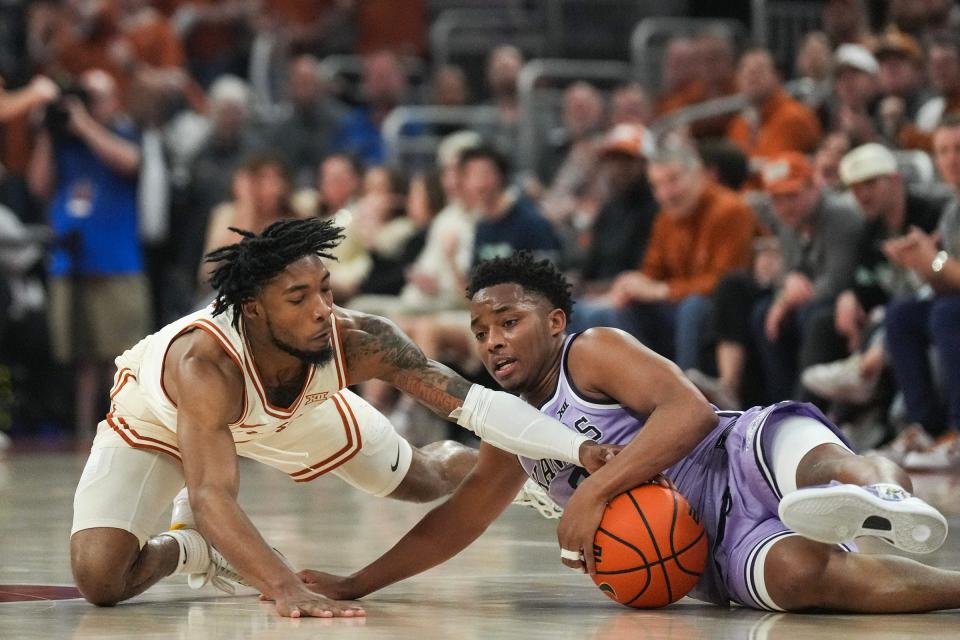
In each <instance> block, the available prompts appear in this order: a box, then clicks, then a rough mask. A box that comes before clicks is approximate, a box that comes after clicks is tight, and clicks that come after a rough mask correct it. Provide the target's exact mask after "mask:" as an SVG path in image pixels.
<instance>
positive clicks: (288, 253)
mask: <svg viewBox="0 0 960 640" xmlns="http://www.w3.org/2000/svg"><path fill="white" fill-rule="evenodd" d="M230 230H231V231H233V232H234V233H238V234H240V235H241V236H243V239H242V240H240V242H238V243H236V244H232V245H229V246H226V247H220V248H219V249H216V250H215V251H211V252H210V253H208V254H207V255H206V256H205V257H204V259H203V260H204V262H209V263H211V264H212V263H218V264H217V267H216V268H215V269H214V270H213V274H212V275H211V276H210V285H211V286H212V287H213V288H214V290H216V292H217V297H216V298H214V301H213V315H215V316H216V315H219V314H221V313H223V312H224V311H226V310H227V309H230V308H232V309H233V326H234V327H239V324H240V307H241V305H243V303H244V302H246V301H247V300H250V299H251V298H253V297H255V296H256V295H257V293H259V292H260V290H261V289H262V288H263V286H264V285H265V284H267V283H268V282H269V281H270V280H272V279H273V278H275V277H276V276H277V275H278V274H279V273H280V272H281V271H283V270H284V269H286V268H287V267H288V266H289V265H291V264H293V263H294V262H296V261H297V260H299V259H301V258H303V257H306V256H319V257H321V258H327V259H328V260H336V258H335V257H334V255H333V254H332V253H330V251H331V250H332V249H334V248H335V247H336V246H337V245H338V244H340V241H341V240H343V229H342V228H340V227H338V226H336V225H334V223H333V220H332V219H327V220H321V219H319V218H306V219H296V218H294V219H286V220H280V221H278V222H274V223H273V224H271V225H270V226H269V227H267V228H266V229H264V230H263V233H261V234H259V235H257V234H256V233H253V232H251V231H245V230H243V229H237V228H236V227H230Z"/></svg>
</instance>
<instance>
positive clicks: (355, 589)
mask: <svg viewBox="0 0 960 640" xmlns="http://www.w3.org/2000/svg"><path fill="white" fill-rule="evenodd" d="M525 478H526V475H525V474H524V472H523V469H521V468H520V465H519V464H518V463H517V459H516V457H514V456H512V455H510V454H508V453H506V452H504V451H501V450H499V449H496V448H494V447H492V446H490V445H489V444H481V445H480V455H479V457H478V459H477V464H476V466H475V467H474V468H473V470H472V471H471V472H470V474H469V475H468V476H467V477H466V478H464V480H463V482H462V483H461V484H460V486H459V487H458V488H457V490H456V491H454V493H453V494H452V495H451V496H450V498H449V499H448V500H447V501H446V502H444V503H443V504H441V505H440V506H438V507H436V508H435V509H433V510H432V511H430V513H428V514H427V515H425V516H424V517H423V519H422V520H420V522H418V523H417V524H416V526H414V527H413V529H411V530H410V532H409V533H407V534H406V535H405V536H404V537H403V538H401V539H400V541H399V542H397V544H396V545H394V546H393V548H391V549H390V550H389V551H387V552H386V553H384V554H383V555H382V556H380V557H379V558H378V559H376V560H374V561H373V562H372V563H370V564H369V565H367V566H366V567H364V568H363V569H361V570H359V571H357V572H356V573H354V574H353V575H351V576H346V577H340V576H334V575H331V574H328V573H323V572H320V571H311V570H307V571H301V572H300V577H301V579H303V581H304V582H305V583H306V584H307V586H308V587H310V588H311V589H312V590H314V591H316V592H318V593H322V594H324V595H325V596H327V597H329V598H333V599H334V600H352V599H355V598H360V597H362V596H365V595H367V594H369V593H373V592H374V591H378V590H379V589H382V588H384V587H386V586H388V585H390V584H393V583H394V582H398V581H400V580H403V579H405V578H409V577H410V576H414V575H416V574H418V573H421V572H423V571H426V570H427V569H429V568H431V567H435V566H436V565H438V564H440V563H442V562H444V561H446V560H449V559H450V558H452V557H453V556H455V555H456V554H457V553H459V552H460V551H462V550H463V549H465V548H466V547H467V546H468V545H469V544H470V543H471V542H473V541H474V540H476V539H477V538H478V537H480V534H482V533H483V532H484V531H485V530H486V529H487V527H488V526H490V523H492V522H493V521H494V520H496V519H497V516H499V515H500V514H501V513H503V510H504V509H506V508H507V506H508V505H509V504H510V502H511V501H512V500H513V498H514V497H515V496H516V495H517V491H518V490H519V489H520V487H521V486H522V485H523V482H524V480H525Z"/></svg>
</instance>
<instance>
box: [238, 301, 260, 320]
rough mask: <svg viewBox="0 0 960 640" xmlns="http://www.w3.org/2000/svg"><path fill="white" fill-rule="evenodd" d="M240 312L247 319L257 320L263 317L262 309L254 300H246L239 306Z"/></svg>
mask: <svg viewBox="0 0 960 640" xmlns="http://www.w3.org/2000/svg"><path fill="white" fill-rule="evenodd" d="M240 311H241V312H242V313H243V315H244V316H246V317H248V318H259V317H260V316H261V315H263V313H262V312H263V309H262V308H261V306H260V302H259V301H258V300H257V299H256V298H248V299H247V300H244V301H243V303H241V304H240Z"/></svg>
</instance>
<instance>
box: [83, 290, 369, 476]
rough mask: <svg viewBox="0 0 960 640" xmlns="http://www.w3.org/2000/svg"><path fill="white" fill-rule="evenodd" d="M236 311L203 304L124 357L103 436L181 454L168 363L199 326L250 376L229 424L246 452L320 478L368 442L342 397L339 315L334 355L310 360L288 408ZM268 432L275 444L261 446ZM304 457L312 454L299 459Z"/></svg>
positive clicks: (295, 472) (293, 473)
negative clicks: (263, 374) (177, 343)
mask: <svg viewBox="0 0 960 640" xmlns="http://www.w3.org/2000/svg"><path fill="white" fill-rule="evenodd" d="M232 315H233V314H232V313H231V311H227V312H225V313H222V314H220V315H218V316H214V315H213V313H212V307H208V308H205V309H202V310H200V311H197V312H196V313H193V314H190V315H188V316H185V317H183V318H180V319H179V320H176V321H174V322H172V323H170V324H168V325H167V326H165V327H164V328H162V329H161V330H160V331H158V332H157V333H154V334H152V335H149V336H147V337H146V338H144V339H143V340H141V341H140V342H139V343H137V344H136V345H135V346H134V347H132V348H131V349H128V350H127V351H126V352H124V353H123V354H122V355H120V356H119V357H118V358H117V359H116V364H117V373H116V376H115V377H114V386H113V389H112V390H111V392H110V398H111V406H110V413H109V414H108V415H107V418H106V420H105V422H104V423H101V427H100V430H99V432H98V436H97V437H98V438H100V437H104V438H110V439H115V438H116V437H117V436H119V437H120V438H121V439H122V440H123V442H125V443H126V444H127V445H129V446H131V447H136V448H142V449H152V450H155V451H162V452H164V453H168V454H170V455H172V456H175V457H176V458H178V459H179V458H180V444H179V441H178V439H177V407H176V406H175V405H174V403H173V401H172V400H171V399H170V397H169V396H168V395H167V392H166V390H165V389H164V388H163V380H162V373H163V361H164V358H165V357H166V354H167V350H168V349H169V347H170V343H171V342H172V341H173V340H174V339H175V338H177V337H178V336H180V335H182V334H183V333H185V332H187V331H191V330H198V329H199V330H202V331H205V332H207V333H208V334H209V335H210V336H211V337H213V338H214V339H215V340H216V341H217V342H218V343H219V344H220V346H221V347H222V348H223V350H224V351H225V352H226V353H227V355H229V356H230V358H231V359H232V360H233V361H234V363H235V364H236V366H237V368H238V369H239V370H240V371H241V373H242V374H243V385H244V397H243V412H242V413H241V415H240V418H239V419H238V420H237V421H236V422H234V423H232V424H230V425H228V426H229V428H230V431H231V432H232V434H233V441H234V443H235V444H236V446H237V452H238V453H239V454H240V455H244V456H246V457H251V458H255V459H259V460H261V461H264V462H267V461H269V462H271V463H280V464H281V465H282V466H283V467H284V468H286V469H289V470H288V473H289V474H290V475H291V476H292V477H293V478H294V479H295V480H309V479H312V478H315V477H316V476H318V475H320V474H322V473H326V472H327V471H330V470H331V469H334V468H336V467H337V466H339V465H340V464H343V463H344V462H346V461H347V460H349V459H350V458H351V457H353V456H354V455H355V454H356V453H357V451H359V449H360V447H361V444H362V443H361V441H360V428H359V425H358V424H357V419H356V416H355V415H354V412H353V411H352V410H351V408H350V406H349V404H348V403H347V402H346V401H345V400H344V399H343V398H342V397H341V390H342V389H344V387H345V386H346V370H345V366H344V362H345V361H344V356H343V345H342V340H341V334H340V327H339V326H338V323H337V322H336V319H335V318H336V317H335V316H334V322H333V330H332V335H331V343H332V346H333V352H334V353H333V358H332V359H331V360H330V362H328V363H327V364H325V365H323V366H320V367H318V366H311V367H310V369H309V370H308V372H307V376H306V380H305V382H304V385H303V389H302V390H301V392H300V394H299V396H298V397H297V399H296V400H295V401H294V402H293V403H292V404H291V405H290V406H289V407H287V408H283V407H275V406H273V405H272V404H270V401H269V400H268V399H267V394H266V391H265V389H264V385H263V382H262V381H261V380H260V375H259V372H258V371H257V365H256V363H255V362H254V361H253V358H252V356H251V353H250V349H249V345H248V342H247V340H246V336H245V335H244V331H243V329H242V327H243V325H242V323H241V325H240V327H241V328H240V329H239V330H238V329H236V328H234V327H233V325H232V323H231V319H232ZM307 427H309V429H308V428H307ZM307 431H309V438H307V435H308V434H307ZM268 437H269V444H270V446H266V443H260V444H258V441H259V440H265V439H267V438H268ZM307 439H309V441H310V446H309V447H304V446H297V447H286V446H279V447H278V446H277V444H278V442H281V443H283V442H287V441H288V442H289V443H290V444H291V445H292V444H294V443H302V442H304V441H305V440H307ZM304 457H308V458H309V459H300V458H304ZM278 458H279V459H278Z"/></svg>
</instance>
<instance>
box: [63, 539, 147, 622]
mask: <svg viewBox="0 0 960 640" xmlns="http://www.w3.org/2000/svg"><path fill="white" fill-rule="evenodd" d="M139 546H140V545H139V544H138V542H137V539H136V537H135V536H133V534H131V533H129V532H127V531H123V530H121V529H105V528H104V529H86V530H84V531H78V532H76V533H75V534H73V536H72V537H71V538H70V566H71V569H72V570H73V579H74V582H75V583H76V585H77V589H79V590H80V593H81V594H82V595H83V597H84V598H85V599H86V600H87V601H88V602H90V603H91V604H95V605H97V606H101V607H109V606H113V605H115V604H117V603H118V602H120V601H121V600H123V598H124V591H125V589H126V582H127V574H128V573H129V571H130V568H131V567H132V566H133V563H134V562H135V561H136V558H137V554H138V553H139Z"/></svg>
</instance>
